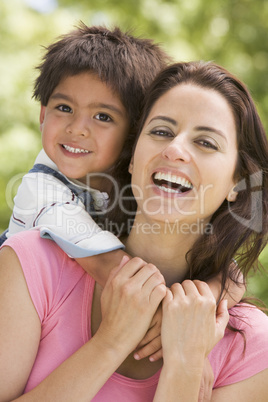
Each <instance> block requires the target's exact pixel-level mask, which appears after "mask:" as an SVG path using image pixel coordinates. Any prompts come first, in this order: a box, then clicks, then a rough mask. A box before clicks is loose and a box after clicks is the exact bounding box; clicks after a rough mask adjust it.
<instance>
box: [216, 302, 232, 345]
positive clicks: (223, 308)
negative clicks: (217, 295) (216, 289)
mask: <svg viewBox="0 0 268 402" xmlns="http://www.w3.org/2000/svg"><path fill="white" fill-rule="evenodd" d="M228 321H229V313H228V308H227V300H226V299H224V300H221V301H220V303H219V305H218V308H217V312H216V323H217V332H218V335H219V336H221V337H223V335H224V331H225V328H226V326H227V324H228Z"/></svg>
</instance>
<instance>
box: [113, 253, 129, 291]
mask: <svg viewBox="0 0 268 402" xmlns="http://www.w3.org/2000/svg"><path fill="white" fill-rule="evenodd" d="M129 260H130V257H129V256H128V255H127V254H125V255H124V256H123V257H122V260H121V261H120V264H119V265H117V266H116V267H115V268H113V269H112V270H111V272H110V275H109V277H108V279H107V284H108V283H110V282H111V280H112V279H113V278H114V277H115V276H116V275H117V274H118V272H119V271H120V270H121V269H122V268H123V267H124V266H125V265H126V264H127V263H128V262H129Z"/></svg>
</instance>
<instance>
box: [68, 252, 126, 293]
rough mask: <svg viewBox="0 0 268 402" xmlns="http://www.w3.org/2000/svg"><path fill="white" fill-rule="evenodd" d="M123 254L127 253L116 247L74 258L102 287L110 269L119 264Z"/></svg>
mask: <svg viewBox="0 0 268 402" xmlns="http://www.w3.org/2000/svg"><path fill="white" fill-rule="evenodd" d="M124 255H128V254H127V253H125V252H124V251H123V250H122V249H117V250H113V251H110V252H108V253H103V254H98V255H93V256H91V257H84V258H76V261H77V262H78V264H79V265H81V267H82V268H83V269H84V270H85V271H86V272H87V273H88V274H89V275H90V276H92V278H94V279H95V281H96V282H98V284H99V285H101V287H104V285H105V284H106V281H107V279H108V277H109V274H110V272H111V270H112V269H113V268H115V267H116V266H117V265H119V264H120V262H121V260H122V258H123V256H124Z"/></svg>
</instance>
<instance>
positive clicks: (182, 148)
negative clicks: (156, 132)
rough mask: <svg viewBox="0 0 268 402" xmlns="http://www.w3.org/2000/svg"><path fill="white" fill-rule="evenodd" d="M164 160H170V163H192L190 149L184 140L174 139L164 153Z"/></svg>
mask: <svg viewBox="0 0 268 402" xmlns="http://www.w3.org/2000/svg"><path fill="white" fill-rule="evenodd" d="M162 155H163V158H164V159H168V160H170V161H177V160H180V161H183V162H186V163H188V162H190V160H191V154H190V152H189V147H188V146H187V144H186V143H185V141H184V140H181V139H179V138H178V137H176V138H174V139H173V141H171V142H170V143H169V144H168V145H167V147H166V148H165V149H164V150H163V152H162Z"/></svg>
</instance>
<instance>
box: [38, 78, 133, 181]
mask: <svg viewBox="0 0 268 402" xmlns="http://www.w3.org/2000/svg"><path fill="white" fill-rule="evenodd" d="M40 128H41V132H42V143H43V147H44V150H45V152H46V153H47V155H48V156H49V158H50V159H51V160H52V161H53V162H54V163H55V164H56V165H57V167H58V169H59V170H60V171H61V172H62V173H63V174H64V175H65V176H67V177H68V178H71V179H78V180H80V181H82V182H86V176H87V174H89V173H94V174H95V173H105V172H107V171H109V169H110V168H111V167H112V166H113V165H114V163H115V162H116V161H117V159H118V158H119V156H120V153H121V150H122V148H123V144H124V142H125V139H126V136H127V133H128V128H129V122H128V116H127V112H126V110H125V108H124V106H123V104H122V102H121V100H120V98H119V96H118V95H117V94H116V93H115V92H114V91H113V90H112V89H111V88H110V87H109V86H107V85H106V84H105V83H104V82H102V81H101V80H100V79H99V78H98V76H96V74H94V73H88V72H86V73H80V74H78V75H74V76H69V77H67V78H65V79H63V80H62V81H61V82H60V83H59V85H58V86H57V87H56V88H55V89H54V91H53V93H52V95H51V97H50V98H49V101H48V104H47V106H41V112H40ZM90 182H91V185H92V181H91V180H90ZM93 186H94V187H95V188H98V180H96V179H95V181H94V185H93Z"/></svg>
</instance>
